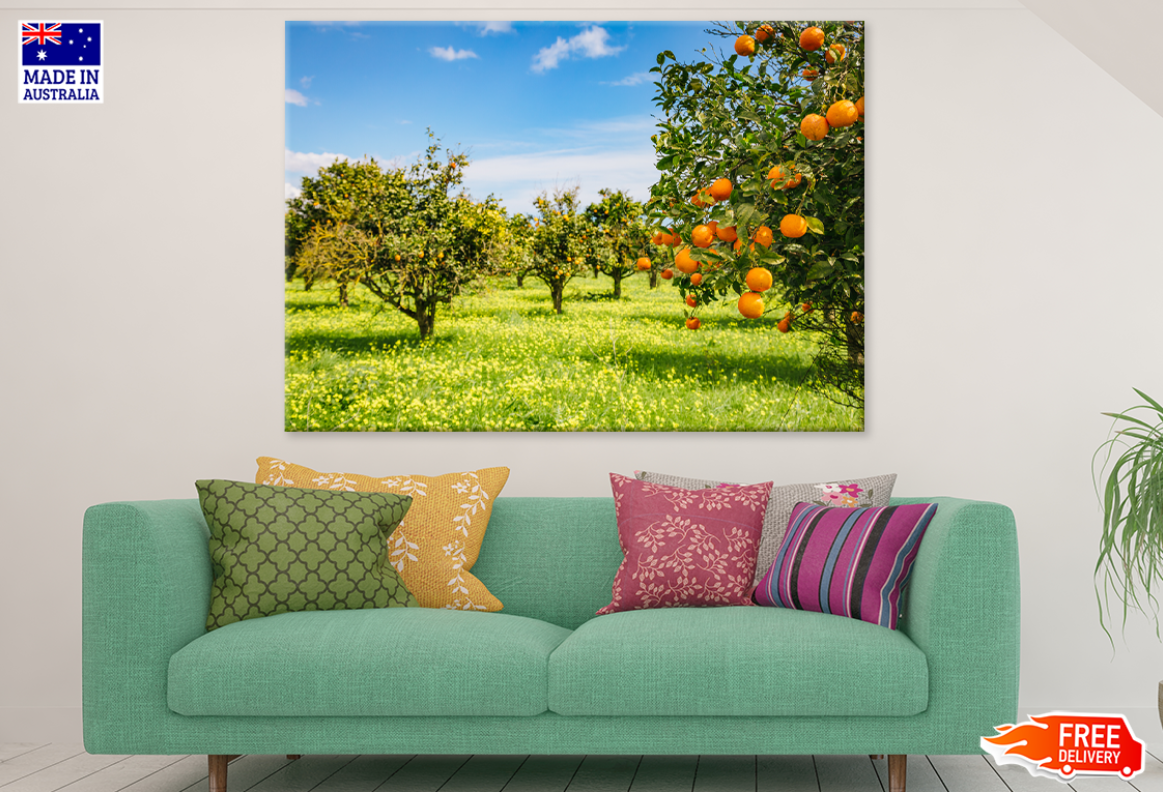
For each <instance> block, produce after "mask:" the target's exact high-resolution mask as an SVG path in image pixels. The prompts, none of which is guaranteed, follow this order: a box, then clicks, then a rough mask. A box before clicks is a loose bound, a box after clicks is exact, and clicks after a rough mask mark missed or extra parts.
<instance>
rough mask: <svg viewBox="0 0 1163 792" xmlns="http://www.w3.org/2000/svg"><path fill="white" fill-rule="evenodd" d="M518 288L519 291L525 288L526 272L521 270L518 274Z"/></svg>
mask: <svg viewBox="0 0 1163 792" xmlns="http://www.w3.org/2000/svg"><path fill="white" fill-rule="evenodd" d="M517 288H518V289H524V288H525V270H521V271H520V272H518V273H517Z"/></svg>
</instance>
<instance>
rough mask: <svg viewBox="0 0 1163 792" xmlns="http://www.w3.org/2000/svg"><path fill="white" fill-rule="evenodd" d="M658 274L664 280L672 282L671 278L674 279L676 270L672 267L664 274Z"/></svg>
mask: <svg viewBox="0 0 1163 792" xmlns="http://www.w3.org/2000/svg"><path fill="white" fill-rule="evenodd" d="M658 274H659V275H661V276H662V279H663V280H670V279H671V278H673V277H674V270H672V269H671V268H670V267H667V268H666V269H664V270H663V271H662V272H660V273H658Z"/></svg>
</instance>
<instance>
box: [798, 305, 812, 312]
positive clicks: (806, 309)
mask: <svg viewBox="0 0 1163 792" xmlns="http://www.w3.org/2000/svg"><path fill="white" fill-rule="evenodd" d="M800 310H801V311H803V312H804V313H811V312H812V304H811V303H804V304H803V305H801V306H800Z"/></svg>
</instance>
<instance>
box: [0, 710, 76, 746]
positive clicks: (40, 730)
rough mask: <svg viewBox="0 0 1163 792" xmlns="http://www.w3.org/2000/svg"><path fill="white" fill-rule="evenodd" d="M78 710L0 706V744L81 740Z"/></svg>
mask: <svg viewBox="0 0 1163 792" xmlns="http://www.w3.org/2000/svg"><path fill="white" fill-rule="evenodd" d="M82 737H83V727H82V724H81V708H80V707H0V743H5V742H45V743H49V742H54V743H79V742H81V741H82Z"/></svg>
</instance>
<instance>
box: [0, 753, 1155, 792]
mask: <svg viewBox="0 0 1163 792" xmlns="http://www.w3.org/2000/svg"><path fill="white" fill-rule="evenodd" d="M207 772H208V768H207V761H206V757H205V756H106V755H91V754H88V753H86V752H85V751H84V749H83V747H82V746H80V745H77V744H65V743H51V744H37V743H4V744H0V792H206V791H207V789H208V787H209V781H208V778H207ZM227 776H228V778H227V784H228V788H229V790H230V792H866V791H867V792H884V790H887V789H888V762H887V760H886V759H879V760H873V759H870V758H869V757H868V756H867V755H863V756H667V755H659V756H499V755H498V756H492V755H477V756H441V755H426V754H421V755H417V756H390V755H385V756H371V755H367V756H350V755H337V756H304V757H303V758H302V759H298V760H295V761H292V760H289V759H287V758H286V756H243V757H240V758H238V759H236V760H234V761H233V762H231V763H230V766H229V769H228V773H227ZM907 776H908V778H907V781H908V784H907V788H908V790H909V792H1054V791H1055V790H1058V791H1062V790H1071V791H1072V792H1163V761H1160V760H1159V759H1158V758H1156V757H1155V756H1152V755H1150V754H1148V756H1147V765H1146V767H1145V769H1144V772H1143V773H1142V774H1140V775H1139V776H1138V777H1136V778H1135V779H1133V780H1132V781H1130V782H1126V781H1123V780H1121V779H1118V778H1111V777H1094V776H1080V777H1078V778H1075V779H1073V780H1072V781H1071V782H1070V783H1069V784H1064V783H1061V782H1059V781H1057V780H1055V779H1053V778H1043V777H1034V776H1032V775H1030V773H1029V772H1027V771H1026V770H1025V769H1024V768H1022V767H1019V766H1016V765H1006V766H1004V767H998V766H996V765H994V763H993V761H992V760H991V759H989V758H988V757H985V756H910V757H909V761H908V773H907Z"/></svg>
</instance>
